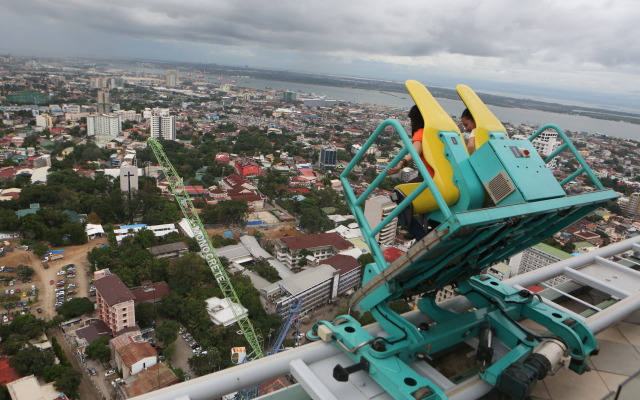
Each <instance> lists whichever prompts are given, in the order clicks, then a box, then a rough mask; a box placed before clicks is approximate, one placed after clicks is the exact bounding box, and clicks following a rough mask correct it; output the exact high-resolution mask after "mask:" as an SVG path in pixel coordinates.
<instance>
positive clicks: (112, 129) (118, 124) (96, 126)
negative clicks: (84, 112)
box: [87, 114, 122, 136]
mask: <svg viewBox="0 0 640 400" xmlns="http://www.w3.org/2000/svg"><path fill="white" fill-rule="evenodd" d="M120 132H122V117H121V116H120V115H113V114H102V115H101V114H91V115H89V116H88V117H87V136H94V135H108V136H118V135H119V134H120Z"/></svg>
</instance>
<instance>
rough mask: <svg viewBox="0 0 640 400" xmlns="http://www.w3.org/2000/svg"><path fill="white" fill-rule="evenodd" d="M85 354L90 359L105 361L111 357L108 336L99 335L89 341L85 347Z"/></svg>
mask: <svg viewBox="0 0 640 400" xmlns="http://www.w3.org/2000/svg"><path fill="white" fill-rule="evenodd" d="M84 352H85V354H86V355H87V356H89V358H90V359H92V360H99V361H100V362H103V363H104V362H107V361H109V359H110V358H111V349H109V337H108V336H101V337H99V338H98V339H96V340H94V341H93V342H91V344H90V345H89V346H87V348H86V349H85V351H84Z"/></svg>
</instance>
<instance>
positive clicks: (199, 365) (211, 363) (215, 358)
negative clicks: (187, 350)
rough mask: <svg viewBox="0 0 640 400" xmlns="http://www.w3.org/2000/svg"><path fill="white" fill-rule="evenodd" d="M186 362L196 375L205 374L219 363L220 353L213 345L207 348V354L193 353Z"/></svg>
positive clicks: (210, 371)
mask: <svg viewBox="0 0 640 400" xmlns="http://www.w3.org/2000/svg"><path fill="white" fill-rule="evenodd" d="M188 363H189V367H190V368H191V370H192V371H193V372H194V373H195V374H196V375H197V376H203V375H207V374H210V373H212V372H213V371H214V370H215V369H216V367H218V366H219V365H220V354H219V353H218V349H216V348H215V347H213V348H208V349H207V354H200V355H195V356H193V357H191V358H190V359H189V361H188Z"/></svg>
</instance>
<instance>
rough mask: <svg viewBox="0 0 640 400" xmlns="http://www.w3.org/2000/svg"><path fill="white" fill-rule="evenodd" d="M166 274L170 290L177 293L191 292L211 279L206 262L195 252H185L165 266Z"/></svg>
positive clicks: (211, 274) (211, 275)
mask: <svg viewBox="0 0 640 400" xmlns="http://www.w3.org/2000/svg"><path fill="white" fill-rule="evenodd" d="M167 276H168V278H169V286H170V287H171V290H175V291H177V292H178V293H179V294H186V293H189V292H191V291H192V290H193V289H194V288H197V287H200V286H202V285H203V284H204V283H206V282H209V281H211V280H212V279H213V273H212V272H211V269H209V266H208V265H207V263H206V262H205V261H204V260H203V259H202V257H200V256H198V255H197V254H196V253H191V252H190V253H187V254H186V255H184V256H183V257H180V258H179V259H178V261H176V262H175V263H172V264H169V265H168V266H167Z"/></svg>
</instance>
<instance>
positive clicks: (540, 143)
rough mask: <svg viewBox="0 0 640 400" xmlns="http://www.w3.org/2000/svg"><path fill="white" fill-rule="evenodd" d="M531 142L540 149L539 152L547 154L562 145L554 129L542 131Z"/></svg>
mask: <svg viewBox="0 0 640 400" xmlns="http://www.w3.org/2000/svg"><path fill="white" fill-rule="evenodd" d="M531 144H533V147H534V148H535V149H536V150H537V151H538V153H542V154H545V155H549V154H551V153H553V151H554V150H555V149H557V148H558V147H560V142H559V141H558V134H557V133H556V131H553V130H547V131H544V132H542V133H541V134H540V135H538V137H537V138H535V139H534V140H533V141H532V142H531Z"/></svg>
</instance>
